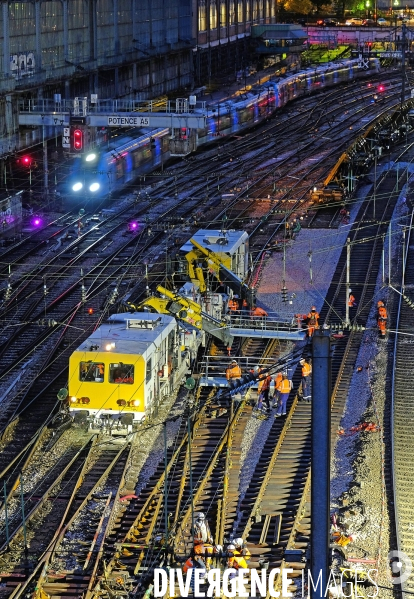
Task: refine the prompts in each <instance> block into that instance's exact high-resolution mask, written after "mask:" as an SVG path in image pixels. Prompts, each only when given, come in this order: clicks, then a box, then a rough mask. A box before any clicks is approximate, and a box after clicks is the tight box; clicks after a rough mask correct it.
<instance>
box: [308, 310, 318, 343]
mask: <svg viewBox="0 0 414 599" xmlns="http://www.w3.org/2000/svg"><path fill="white" fill-rule="evenodd" d="M307 319H308V337H312V336H313V334H314V332H315V329H319V313H318V312H317V311H316V307H315V306H312V308H311V311H310V312H309V314H308V316H307Z"/></svg>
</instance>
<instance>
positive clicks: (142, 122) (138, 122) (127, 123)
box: [108, 116, 151, 127]
mask: <svg viewBox="0 0 414 599" xmlns="http://www.w3.org/2000/svg"><path fill="white" fill-rule="evenodd" d="M150 126H151V119H150V118H149V117H148V116H108V127H150Z"/></svg>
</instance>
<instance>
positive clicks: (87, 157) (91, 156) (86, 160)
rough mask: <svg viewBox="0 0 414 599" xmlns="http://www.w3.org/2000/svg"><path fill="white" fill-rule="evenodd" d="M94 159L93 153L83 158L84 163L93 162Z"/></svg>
mask: <svg viewBox="0 0 414 599" xmlns="http://www.w3.org/2000/svg"><path fill="white" fill-rule="evenodd" d="M95 158H96V154H93V153H92V154H88V155H87V156H86V157H85V162H92V160H95Z"/></svg>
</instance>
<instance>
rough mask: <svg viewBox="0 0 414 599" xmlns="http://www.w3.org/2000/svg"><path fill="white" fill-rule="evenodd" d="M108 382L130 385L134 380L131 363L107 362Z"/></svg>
mask: <svg viewBox="0 0 414 599" xmlns="http://www.w3.org/2000/svg"><path fill="white" fill-rule="evenodd" d="M109 382H110V383H116V384H117V385H132V383H133V382H134V366H133V364H123V363H122V362H118V363H117V364H109Z"/></svg>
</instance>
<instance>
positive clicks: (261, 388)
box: [257, 374, 272, 412]
mask: <svg viewBox="0 0 414 599" xmlns="http://www.w3.org/2000/svg"><path fill="white" fill-rule="evenodd" d="M271 382H272V377H271V376H270V374H262V375H261V376H260V377H259V384H258V386H257V392H258V393H259V397H260V396H261V400H262V401H264V402H265V404H266V411H267V412H270V402H269V392H270V384H271Z"/></svg>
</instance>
